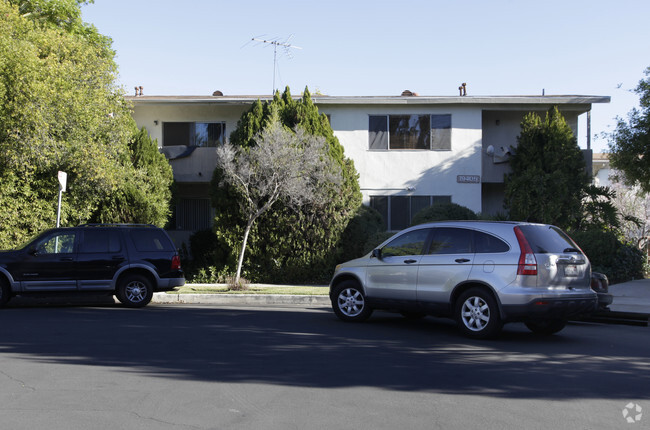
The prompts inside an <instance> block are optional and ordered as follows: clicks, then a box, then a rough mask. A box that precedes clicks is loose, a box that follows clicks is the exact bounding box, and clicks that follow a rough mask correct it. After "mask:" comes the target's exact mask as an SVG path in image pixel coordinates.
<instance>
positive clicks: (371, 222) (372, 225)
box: [339, 205, 385, 261]
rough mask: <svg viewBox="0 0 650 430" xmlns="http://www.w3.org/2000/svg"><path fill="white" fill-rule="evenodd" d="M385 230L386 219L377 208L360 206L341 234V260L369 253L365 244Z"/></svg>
mask: <svg viewBox="0 0 650 430" xmlns="http://www.w3.org/2000/svg"><path fill="white" fill-rule="evenodd" d="M384 230H385V228H384V221H383V219H382V217H381V214H380V213H379V212H378V211H377V210H376V209H373V208H371V207H370V206H365V205H361V206H359V207H358V208H357V210H356V212H355V214H354V216H353V217H352V219H350V222H349V223H348V225H347V227H346V228H345V230H344V231H343V234H342V236H341V242H340V245H339V246H340V248H341V250H342V255H341V257H340V258H341V261H347V260H351V259H353V258H358V257H360V256H362V255H364V254H367V253H368V252H369V251H366V250H365V245H366V242H367V241H368V239H369V238H371V237H373V236H375V235H376V234H377V233H380V232H383V231H384Z"/></svg>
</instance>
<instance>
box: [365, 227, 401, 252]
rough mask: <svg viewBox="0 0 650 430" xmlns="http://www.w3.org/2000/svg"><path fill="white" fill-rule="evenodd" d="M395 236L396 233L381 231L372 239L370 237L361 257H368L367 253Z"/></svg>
mask: <svg viewBox="0 0 650 430" xmlns="http://www.w3.org/2000/svg"><path fill="white" fill-rule="evenodd" d="M394 234H395V232H390V231H380V232H377V233H375V234H373V235H371V236H370V237H368V240H367V241H366V243H365V245H364V246H363V252H362V253H361V255H366V254H367V253H369V252H370V251H372V250H373V249H375V248H376V247H377V246H379V245H380V244H381V243H382V242H384V241H385V240H387V239H388V238H390V237H392V236H393V235H394Z"/></svg>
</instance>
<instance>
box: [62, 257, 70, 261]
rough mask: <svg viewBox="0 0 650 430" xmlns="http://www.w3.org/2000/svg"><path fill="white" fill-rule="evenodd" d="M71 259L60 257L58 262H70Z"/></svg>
mask: <svg viewBox="0 0 650 430" xmlns="http://www.w3.org/2000/svg"><path fill="white" fill-rule="evenodd" d="M72 260H73V259H72V257H61V258H60V259H59V261H72Z"/></svg>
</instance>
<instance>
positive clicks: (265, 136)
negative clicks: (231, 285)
mask: <svg viewBox="0 0 650 430" xmlns="http://www.w3.org/2000/svg"><path fill="white" fill-rule="evenodd" d="M255 142H256V145H255V146H252V147H249V148H244V147H237V146H233V145H231V144H229V143H226V144H224V145H223V146H221V147H219V148H217V154H218V162H217V163H218V167H219V168H220V169H221V172H222V178H223V179H222V180H223V181H224V182H226V183H228V184H229V185H231V186H232V187H233V188H235V190H236V191H238V192H239V193H241V195H242V199H241V200H240V208H241V211H242V213H243V214H244V215H245V217H246V227H245V228H244V235H243V238H242V242H241V249H240V251H239V259H238V262H237V273H236V275H235V284H236V285H237V284H239V279H240V275H241V268H242V264H243V261H244V253H245V251H246V243H247V241H248V236H249V234H250V231H251V228H252V227H253V224H254V223H255V221H257V219H258V218H259V217H260V216H261V215H262V214H264V213H265V212H267V211H268V210H270V209H271V207H272V206H273V205H274V204H275V203H276V202H277V201H278V200H280V199H282V201H283V203H284V204H285V206H286V207H287V208H299V207H301V206H303V205H304V204H307V203H309V204H311V205H312V206H315V207H322V206H323V205H324V204H325V203H326V202H327V198H328V195H327V192H326V190H327V188H326V187H324V184H325V183H336V182H338V180H339V178H340V173H339V171H340V167H339V166H338V165H336V166H335V165H334V164H333V163H332V161H331V159H330V158H329V157H327V155H326V153H327V144H326V143H325V139H324V138H322V137H316V136H313V135H310V134H308V133H306V132H305V131H304V130H303V129H301V128H297V129H296V131H295V133H294V132H292V131H290V130H286V129H285V128H284V127H283V126H282V124H280V122H279V121H278V120H275V121H273V122H271V123H270V124H268V125H267V126H266V128H264V129H263V130H262V131H261V132H260V133H258V135H257V136H256V137H255ZM334 166H335V167H336V170H335V169H334Z"/></svg>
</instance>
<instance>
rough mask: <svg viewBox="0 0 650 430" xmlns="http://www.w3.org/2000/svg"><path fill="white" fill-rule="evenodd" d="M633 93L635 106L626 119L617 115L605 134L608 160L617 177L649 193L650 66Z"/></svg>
mask: <svg viewBox="0 0 650 430" xmlns="http://www.w3.org/2000/svg"><path fill="white" fill-rule="evenodd" d="M644 73H645V76H646V78H645V79H642V80H641V81H639V84H638V85H637V86H636V88H635V89H634V92H635V93H636V94H638V95H639V105H640V106H639V109H637V108H634V109H632V110H631V111H630V112H629V113H628V116H627V121H626V120H624V119H622V118H617V124H616V129H615V130H614V132H613V133H611V134H610V135H609V139H610V141H609V149H610V154H609V161H610V163H611V165H612V167H613V168H614V169H617V170H619V171H620V172H621V173H623V174H622V175H620V180H621V181H623V182H624V183H625V184H627V185H638V186H639V187H641V189H642V190H643V191H645V192H650V67H648V68H647V69H646V70H645V72H644Z"/></svg>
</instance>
